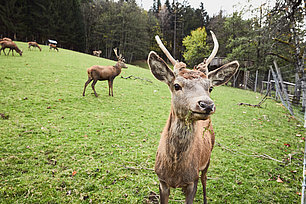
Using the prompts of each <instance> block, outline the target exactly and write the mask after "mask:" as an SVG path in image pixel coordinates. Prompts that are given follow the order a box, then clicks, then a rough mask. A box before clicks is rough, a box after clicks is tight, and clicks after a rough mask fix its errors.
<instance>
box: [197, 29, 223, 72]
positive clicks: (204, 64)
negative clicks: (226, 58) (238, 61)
mask: <svg viewBox="0 0 306 204" xmlns="http://www.w3.org/2000/svg"><path fill="white" fill-rule="evenodd" d="M210 33H211V36H212V39H213V41H214V49H213V51H212V52H211V54H210V56H209V57H208V59H204V61H203V62H202V63H200V64H199V65H198V66H197V69H198V70H199V71H201V72H204V74H206V75H208V65H209V64H210V63H211V61H212V60H213V59H214V58H215V56H216V54H217V52H218V49H219V43H218V40H217V38H216V36H215V34H214V32H212V31H210Z"/></svg>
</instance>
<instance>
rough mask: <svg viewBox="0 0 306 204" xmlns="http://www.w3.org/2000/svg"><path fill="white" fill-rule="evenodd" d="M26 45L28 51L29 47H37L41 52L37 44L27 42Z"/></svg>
mask: <svg viewBox="0 0 306 204" xmlns="http://www.w3.org/2000/svg"><path fill="white" fill-rule="evenodd" d="M28 45H29V48H28V49H30V47H34V48H35V47H37V48H38V49H39V50H40V51H41V48H40V46H39V45H38V43H37V42H28Z"/></svg>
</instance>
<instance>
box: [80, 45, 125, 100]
mask: <svg viewBox="0 0 306 204" xmlns="http://www.w3.org/2000/svg"><path fill="white" fill-rule="evenodd" d="M114 52H115V54H116V57H117V59H118V62H117V63H116V65H115V66H99V65H94V66H92V67H89V68H88V69H87V74H88V80H87V81H86V82H85V86H84V91H83V96H85V90H86V87H87V85H88V84H89V83H90V82H91V81H93V82H92V84H91V87H92V90H93V91H94V93H95V96H96V97H98V94H97V92H96V90H95V85H96V83H97V81H98V80H99V81H104V80H108V95H109V96H114V95H113V81H114V79H115V77H116V76H118V75H119V74H120V73H121V68H127V66H126V64H125V60H124V58H123V57H122V55H121V54H120V55H119V56H118V54H117V48H116V49H114Z"/></svg>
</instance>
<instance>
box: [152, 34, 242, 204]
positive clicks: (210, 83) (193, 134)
mask: <svg viewBox="0 0 306 204" xmlns="http://www.w3.org/2000/svg"><path fill="white" fill-rule="evenodd" d="M211 34H212V37H213V41H214V49H213V52H212V53H211V55H210V57H209V58H208V59H207V60H205V61H204V63H205V66H202V68H203V67H204V70H197V69H193V70H190V69H187V68H186V64H185V63H183V62H179V61H176V60H175V59H174V58H173V57H172V56H171V54H170V53H169V52H168V50H167V49H166V47H165V46H164V45H163V44H162V42H161V40H160V39H159V37H158V36H156V37H155V38H156V41H157V43H158V45H159V47H160V48H161V50H162V51H163V52H164V53H165V54H166V56H167V57H168V59H169V60H170V62H171V63H172V64H173V66H174V68H173V69H174V70H173V71H172V70H171V69H170V68H169V67H168V65H167V64H166V63H165V61H164V60H163V59H162V58H160V57H159V56H158V55H157V54H156V53H155V52H153V51H151V52H150V53H149V56H148V65H149V67H150V69H151V72H152V73H153V75H154V76H155V77H156V78H157V79H158V80H160V81H162V82H165V83H166V84H167V85H168V86H169V89H170V91H171V95H172V99H171V110H170V115H169V118H168V121H167V123H166V126H165V127H164V130H163V132H162V133H161V138H160V142H159V146H158V149H157V154H156V161H155V172H156V174H157V176H158V179H159V182H160V184H159V192H160V201H161V203H168V198H169V194H170V188H182V189H183V192H184V194H185V196H186V199H185V203H192V202H193V200H194V197H195V194H196V191H197V184H198V180H199V174H200V172H201V173H202V174H201V182H202V185H203V196H204V203H207V199H206V180H207V176H206V173H207V169H208V166H209V162H210V156H211V151H212V149H213V146H214V142H215V135H214V131H213V127H212V122H211V118H210V116H211V115H212V114H213V113H214V112H215V110H216V107H215V104H214V102H213V100H212V99H211V98H210V92H211V91H212V88H213V87H214V86H220V85H222V84H224V83H226V82H227V81H229V79H230V78H231V77H232V76H233V75H234V74H235V73H236V71H237V69H238V67H239V64H238V62H237V61H233V62H230V63H228V64H225V65H223V66H222V67H220V68H218V69H216V70H214V71H211V72H208V70H207V66H208V64H209V63H210V62H211V60H212V59H213V58H214V56H215V55H216V53H217V51H218V46H219V45H218V41H217V39H216V37H215V35H214V33H213V32H211ZM203 71H204V72H203Z"/></svg>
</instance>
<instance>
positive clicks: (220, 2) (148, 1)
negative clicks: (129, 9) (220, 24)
mask: <svg viewBox="0 0 306 204" xmlns="http://www.w3.org/2000/svg"><path fill="white" fill-rule="evenodd" d="M169 1H170V3H172V2H173V0H169ZM176 1H178V2H180V3H182V2H183V0H176ZM136 2H137V4H138V5H139V6H140V7H142V8H144V9H145V10H149V9H150V8H151V7H152V5H153V0H136ZM187 2H189V4H190V6H191V7H193V8H199V7H200V3H201V2H203V4H204V8H205V10H206V11H207V12H208V15H209V16H210V17H212V16H213V15H214V14H218V13H219V11H220V9H222V10H225V14H227V15H229V14H231V13H233V11H241V8H243V7H245V5H247V6H252V7H253V8H259V6H260V5H261V4H262V3H266V2H267V3H268V4H266V5H274V4H275V0H187ZM161 3H162V4H164V3H165V0H161Z"/></svg>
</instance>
